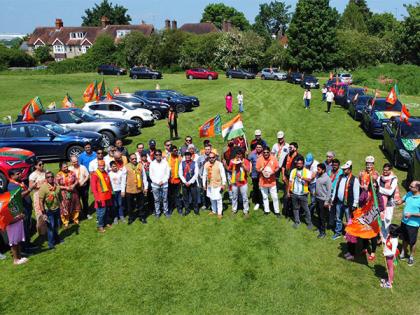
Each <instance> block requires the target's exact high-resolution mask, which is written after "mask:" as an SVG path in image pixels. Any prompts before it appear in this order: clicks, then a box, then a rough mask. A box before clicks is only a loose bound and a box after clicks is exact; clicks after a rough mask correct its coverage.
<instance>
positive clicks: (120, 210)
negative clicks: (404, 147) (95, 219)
mask: <svg viewBox="0 0 420 315" xmlns="http://www.w3.org/2000/svg"><path fill="white" fill-rule="evenodd" d="M112 201H113V207H114V214H115V215H114V218H123V217H124V205H123V202H122V197H121V191H114V194H113V195H112Z"/></svg>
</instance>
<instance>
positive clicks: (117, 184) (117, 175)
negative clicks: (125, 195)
mask: <svg viewBox="0 0 420 315" xmlns="http://www.w3.org/2000/svg"><path fill="white" fill-rule="evenodd" d="M124 169H125V167H124ZM108 175H109V179H110V180H111V186H112V190H113V191H121V182H122V177H123V170H118V171H116V172H114V171H111V172H109V173H108ZM124 188H125V186H124Z"/></svg>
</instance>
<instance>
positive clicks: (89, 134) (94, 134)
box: [59, 130, 102, 139]
mask: <svg viewBox="0 0 420 315" xmlns="http://www.w3.org/2000/svg"><path fill="white" fill-rule="evenodd" d="M59 136H63V137H66V136H73V137H79V138H90V139H98V138H101V137H102V136H101V134H99V133H97V132H93V131H79V130H71V131H70V132H68V133H66V134H63V135H59Z"/></svg>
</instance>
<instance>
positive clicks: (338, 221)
mask: <svg viewBox="0 0 420 315" xmlns="http://www.w3.org/2000/svg"><path fill="white" fill-rule="evenodd" d="M335 211H336V213H335V233H337V234H340V233H342V232H343V214H345V215H346V220H347V221H348V220H349V218H350V209H349V207H348V206H345V205H344V204H343V203H342V202H341V201H338V202H337V204H336V205H335Z"/></svg>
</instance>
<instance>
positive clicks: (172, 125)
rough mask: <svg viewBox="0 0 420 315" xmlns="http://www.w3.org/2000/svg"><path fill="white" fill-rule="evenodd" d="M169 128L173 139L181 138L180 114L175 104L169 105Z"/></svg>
mask: <svg viewBox="0 0 420 315" xmlns="http://www.w3.org/2000/svg"><path fill="white" fill-rule="evenodd" d="M168 128H169V137H170V139H171V140H176V139H179V137H178V114H177V112H176V109H175V107H174V106H171V107H169V112H168Z"/></svg>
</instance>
